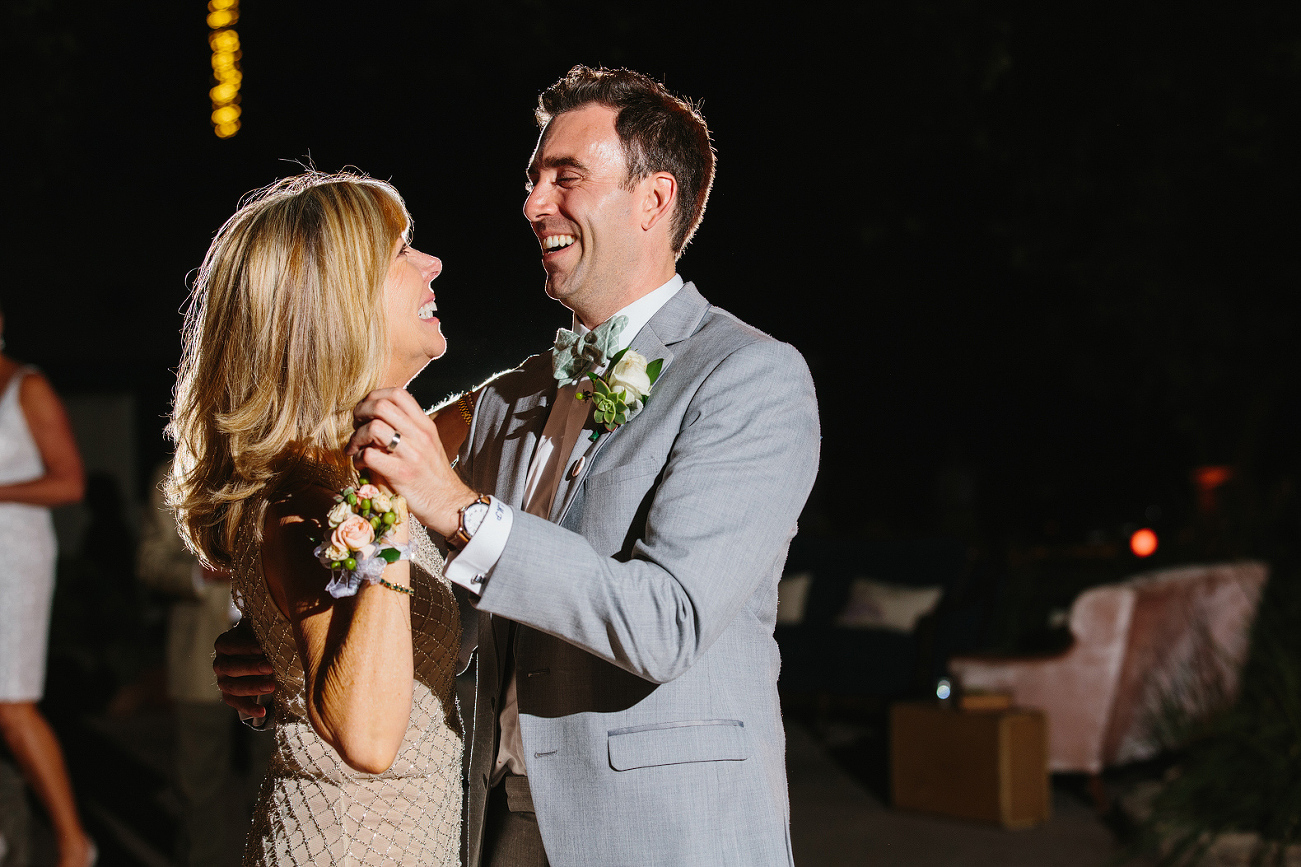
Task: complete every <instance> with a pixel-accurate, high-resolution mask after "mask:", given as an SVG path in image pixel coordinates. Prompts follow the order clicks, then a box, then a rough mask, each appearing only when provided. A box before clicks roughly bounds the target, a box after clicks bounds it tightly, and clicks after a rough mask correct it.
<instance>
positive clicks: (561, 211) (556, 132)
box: [524, 104, 645, 318]
mask: <svg viewBox="0 0 1301 867" xmlns="http://www.w3.org/2000/svg"><path fill="white" fill-rule="evenodd" d="M616 116H617V115H616V112H615V110H614V109H612V108H609V107H607V106H604V105H599V104H590V105H586V106H583V107H581V108H577V109H574V110H573V111H567V112H564V113H562V114H559V115H557V116H556V117H555V118H553V119H552V121H551V123H549V124H548V125H547V128H546V129H545V130H544V131H543V132H542V135H541V137H540V138H539V139H538V146H537V149H536V150H535V151H534V152H533V159H532V160H531V161H530V163H529V170H528V177H529V184H528V190H529V195H528V198H527V199H526V200H525V202H524V216H525V217H526V218H527V219H528V221H529V224H530V225H531V226H532V227H533V232H534V234H535V235H537V237H538V241H539V243H540V244H541V246H542V267H543V268H544V269H545V270H546V272H547V286H546V288H547V294H548V295H550V296H551V297H552V298H554V299H556V300H557V301H559V302H560V303H562V304H564V305H565V306H566V307H568V308H569V309H571V310H573V311H575V312H576V313H578V314H579V316H580V318H584V317H583V311H584V310H595V309H599V308H602V307H604V306H606V305H607V302H608V301H610V299H616V298H619V297H621V296H622V295H623V294H625V293H626V292H627V290H628V288H629V283H630V281H631V280H632V279H633V275H634V272H635V270H636V266H637V262H638V257H639V255H640V253H641V251H640V246H639V245H641V244H644V243H645V239H644V237H643V233H642V232H641V231H640V230H639V228H638V213H637V210H636V208H635V207H634V204H635V194H634V192H633V191H630V190H628V189H627V188H626V187H627V186H628V184H627V174H628V170H627V162H626V160H625V159H624V153H623V145H622V143H621V142H620V141H619V135H618V133H616V132H615V129H614V121H615V118H616ZM620 306H621V305H620ZM615 309H618V308H617V307H616V308H615Z"/></svg>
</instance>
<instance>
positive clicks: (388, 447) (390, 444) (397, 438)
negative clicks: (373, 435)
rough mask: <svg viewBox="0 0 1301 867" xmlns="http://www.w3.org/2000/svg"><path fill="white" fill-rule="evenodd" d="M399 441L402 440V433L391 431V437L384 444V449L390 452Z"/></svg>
mask: <svg viewBox="0 0 1301 867" xmlns="http://www.w3.org/2000/svg"><path fill="white" fill-rule="evenodd" d="M400 442H402V434H401V433H399V432H398V431H393V438H392V439H391V440H389V441H388V445H386V446H384V451H386V452H388V453H389V454H392V453H393V450H394V449H396V448H397V447H398V443H400Z"/></svg>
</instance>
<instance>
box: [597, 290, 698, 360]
mask: <svg viewBox="0 0 1301 867" xmlns="http://www.w3.org/2000/svg"><path fill="white" fill-rule="evenodd" d="M682 286H683V280H682V278H681V277H680V276H678V275H677V274H674V275H673V276H672V277H670V278H669V281H668V282H667V283H665V284H664V285H663V286H661V287H659V288H658V289H655V290H653V291H651V292H647V293H646V294H645V295H643V296H641V297H640V298H638V299H637V300H636V301H634V302H632V303H631V304H629V305H628V306H627V307H625V308H623V309H622V310H620V311H619V312H618V313H615V314H614V315H615V316H620V315H623V316H627V317H628V324H627V325H625V326H624V329H623V332H622V333H621V334H620V335H619V345H618V346H617V347H615V350H614V351H615V352H619V351H620V350H623V349H627V348H628V346H629V345H630V344H631V343H632V341H633V339H634V338H636V336H637V334H638V333H639V332H640V331H641V330H642V328H643V327H644V326H645V325H646V323H647V322H650V320H651V317H652V316H654V315H655V314H656V313H658V312H659V311H660V308H661V307H663V306H664V305H665V304H667V303H668V302H669V299H670V298H672V297H673V296H674V295H676V294H678V290H679V289H681V288H682ZM611 318H614V317H611ZM590 330H591V329H589V328H588V327H587V326H585V325H583V323H581V322H579V321H578V317H577V316H575V317H574V331H575V332H577V333H578V335H579V336H580V337H581V336H583V335H584V334H586V333H587V332H588V331H590ZM613 354H614V353H611V355H613Z"/></svg>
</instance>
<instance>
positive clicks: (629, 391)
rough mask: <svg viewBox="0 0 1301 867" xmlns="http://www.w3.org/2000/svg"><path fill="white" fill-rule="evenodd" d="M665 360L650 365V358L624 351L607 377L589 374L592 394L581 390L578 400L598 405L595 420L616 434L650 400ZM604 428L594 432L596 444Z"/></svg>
mask: <svg viewBox="0 0 1301 867" xmlns="http://www.w3.org/2000/svg"><path fill="white" fill-rule="evenodd" d="M663 367H664V359H662V358H657V359H655V360H654V361H651V362H647V361H646V356H644V355H642V354H641V353H639V352H633V351H632V350H631V349H624V350H622V351H620V352H618V353H616V354H615V355H614V357H613V358H611V359H610V366H609V368H607V370H606V374H605V376H597V375H596V374H595V373H589V374H587V378H588V379H590V380H592V391H591V392H590V393H588V392H584V391H580V392H578V393H576V394H575V395H574V397H575V398H576V399H577V400H591V401H592V403H593V404H594V405H595V406H596V411H595V412H594V413H593V414H592V418H593V420H594V421H595V422H596V423H597V424H598V425H601V427H603V428H605V430H608V431H613V430H614V429H615V428H617V427H618V426H619V425H621V424H624V423H626V422H630V421H632V420H633V419H634V418H636V417H637V413H639V412H641V411H642V408H643V407H645V406H646V401H648V400H650V393H651V388H652V387H653V386H654V385H655V380H657V379H659V377H660V370H661V369H662V368H663ZM601 433H602V431H601V430H600V428H598V429H597V430H594V431H592V436H591V439H592V442H596V440H597V438H599V437H600V436H601Z"/></svg>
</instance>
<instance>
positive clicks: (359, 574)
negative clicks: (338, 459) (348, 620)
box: [312, 477, 411, 599]
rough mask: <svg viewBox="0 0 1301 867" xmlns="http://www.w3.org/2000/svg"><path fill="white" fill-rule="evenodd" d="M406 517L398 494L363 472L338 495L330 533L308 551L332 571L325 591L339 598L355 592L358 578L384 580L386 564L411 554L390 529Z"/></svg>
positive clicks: (375, 580)
mask: <svg viewBox="0 0 1301 867" xmlns="http://www.w3.org/2000/svg"><path fill="white" fill-rule="evenodd" d="M406 517H407V504H406V501H405V500H404V499H402V497H400V496H397V495H395V494H390V493H388V492H387V491H382V490H380V489H379V488H377V487H376V486H374V485H372V484H370V482H369V481H368V480H367V479H366V478H365V477H362V478H361V479H359V480H358V482H357V486H356V487H353V486H352V485H349V486H348V487H346V488H344V489H343V490H342V491H340V492H339V493H338V494H336V495H335V497H334V508H332V509H330V514H329V516H328V518H327V520H328V522H329V525H330V536H329V538H328V539H326V540H325V541H324V542H322V543H321V544H320V545H318V546H317V547H316V550H315V551H313V552H312V553H313V554H315V555H316V559H318V560H320V561H321V565H322V566H324V567H325V568H326V569H329V570H330V583H329V584H327V585H326V587H325V589H326V592H328V593H329V594H330V595H331V596H333V597H334V598H335V599H341V598H343V597H344V596H354V595H356V593H357V591H358V590H359V589H360V588H361V582H362V581H369V582H371V583H372V584H374V583H384V584H386V585H387V582H385V581H384V580H383V578H382V577H381V576H382V575H383V574H384V567H385V566H387V565H388V564H390V563H396V562H397V561H398V560H410V559H411V545H410V544H409V543H408V544H401V543H398V542H395V541H394V540H393V529H394V528H395V527H397V526H399V525H400V524H401V523H402V522H403V521H405V520H406ZM394 587H395V588H396V585H394ZM400 589H403V590H406V588H400Z"/></svg>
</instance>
